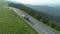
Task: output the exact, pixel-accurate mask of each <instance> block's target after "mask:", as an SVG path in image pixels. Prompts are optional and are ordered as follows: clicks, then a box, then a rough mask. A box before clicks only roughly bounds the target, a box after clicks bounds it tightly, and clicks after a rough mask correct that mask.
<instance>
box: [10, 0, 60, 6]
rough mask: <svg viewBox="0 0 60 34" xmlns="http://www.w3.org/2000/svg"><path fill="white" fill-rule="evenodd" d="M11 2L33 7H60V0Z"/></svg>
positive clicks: (14, 0)
mask: <svg viewBox="0 0 60 34" xmlns="http://www.w3.org/2000/svg"><path fill="white" fill-rule="evenodd" d="M9 1H12V2H17V3H23V4H31V5H51V6H60V0H9Z"/></svg>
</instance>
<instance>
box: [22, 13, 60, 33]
mask: <svg viewBox="0 0 60 34" xmlns="http://www.w3.org/2000/svg"><path fill="white" fill-rule="evenodd" d="M23 13H25V14H26V15H28V16H30V15H29V14H28V13H26V12H23ZM31 17H32V18H34V17H33V16H31ZM34 19H35V18H34ZM35 20H36V21H38V22H39V24H42V25H44V26H46V27H47V28H49V29H50V30H52V31H53V32H55V33H56V34H60V32H59V31H57V30H55V29H53V28H51V27H50V26H48V25H46V24H44V23H42V22H41V21H39V20H37V19H35Z"/></svg>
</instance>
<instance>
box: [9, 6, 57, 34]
mask: <svg viewBox="0 0 60 34" xmlns="http://www.w3.org/2000/svg"><path fill="white" fill-rule="evenodd" d="M9 8H10V9H13V11H15V12H16V13H17V14H18V15H19V16H20V17H22V15H26V13H24V12H23V11H22V10H19V9H17V8H13V7H9ZM28 16H29V15H28ZM23 19H24V18H23ZM24 20H25V19H24ZM25 21H27V23H28V24H29V25H30V26H31V27H33V28H34V29H35V30H36V31H37V32H38V33H39V34H56V33H55V32H53V31H52V30H50V29H49V28H47V27H46V26H45V25H43V24H40V23H39V22H38V21H37V20H36V19H34V18H32V17H31V16H29V21H28V20H25Z"/></svg>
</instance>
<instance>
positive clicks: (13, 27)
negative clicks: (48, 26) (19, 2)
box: [0, 2, 38, 34]
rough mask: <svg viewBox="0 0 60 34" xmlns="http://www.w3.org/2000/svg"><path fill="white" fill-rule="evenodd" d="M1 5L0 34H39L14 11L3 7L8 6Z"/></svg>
mask: <svg viewBox="0 0 60 34" xmlns="http://www.w3.org/2000/svg"><path fill="white" fill-rule="evenodd" d="M0 4H1V6H0V34H38V33H37V32H36V31H35V30H34V29H33V28H32V27H30V26H29V25H28V24H27V23H26V22H25V21H24V20H23V19H21V18H20V16H18V15H17V14H16V13H15V12H14V11H12V10H10V9H9V8H6V7H3V6H6V5H7V4H5V3H2V2H1V3H0Z"/></svg>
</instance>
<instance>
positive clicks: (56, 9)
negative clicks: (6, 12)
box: [25, 4, 60, 16]
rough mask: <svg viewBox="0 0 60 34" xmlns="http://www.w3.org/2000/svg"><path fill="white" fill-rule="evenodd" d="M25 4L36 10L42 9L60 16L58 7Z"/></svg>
mask: <svg viewBox="0 0 60 34" xmlns="http://www.w3.org/2000/svg"><path fill="white" fill-rule="evenodd" d="M25 5H26V6H28V7H30V8H33V9H35V10H37V11H42V12H44V13H46V14H49V15H54V16H60V7H50V6H41V5H27V4H25Z"/></svg>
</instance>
